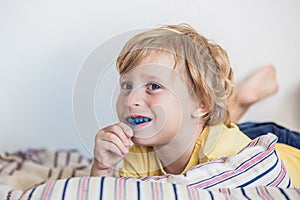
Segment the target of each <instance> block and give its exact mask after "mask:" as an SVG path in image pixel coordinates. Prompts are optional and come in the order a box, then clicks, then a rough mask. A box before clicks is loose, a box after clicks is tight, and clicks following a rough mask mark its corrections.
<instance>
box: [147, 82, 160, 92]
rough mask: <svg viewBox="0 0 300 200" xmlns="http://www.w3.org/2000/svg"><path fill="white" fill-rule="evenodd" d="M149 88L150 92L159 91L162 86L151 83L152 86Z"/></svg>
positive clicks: (149, 85)
mask: <svg viewBox="0 0 300 200" xmlns="http://www.w3.org/2000/svg"><path fill="white" fill-rule="evenodd" d="M147 88H148V89H149V90H158V89H160V88H161V86H160V85H158V84H156V83H150V84H148V86H147Z"/></svg>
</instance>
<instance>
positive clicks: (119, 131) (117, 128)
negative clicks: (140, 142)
mask: <svg viewBox="0 0 300 200" xmlns="http://www.w3.org/2000/svg"><path fill="white" fill-rule="evenodd" d="M124 125H125V124H122V125H120V124H115V125H112V126H109V127H107V128H105V129H104V131H106V132H112V133H114V134H115V135H117V136H118V137H119V138H120V140H121V141H122V142H123V143H124V145H125V146H129V145H130V138H128V137H127V134H126V132H125V131H127V132H128V130H126V125H125V126H124ZM122 126H124V127H122ZM124 129H125V131H124Z"/></svg>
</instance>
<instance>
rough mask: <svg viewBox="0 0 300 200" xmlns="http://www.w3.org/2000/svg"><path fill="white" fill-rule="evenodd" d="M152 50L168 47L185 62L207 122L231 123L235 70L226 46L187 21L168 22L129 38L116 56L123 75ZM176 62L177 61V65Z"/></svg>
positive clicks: (189, 78)
mask: <svg viewBox="0 0 300 200" xmlns="http://www.w3.org/2000/svg"><path fill="white" fill-rule="evenodd" d="M150 51H152V52H153V51H156V52H160V51H165V52H168V53H171V54H173V55H174V58H175V63H178V62H182V64H183V65H184V66H185V68H184V70H185V75H186V79H187V81H188V84H189V86H191V87H192V90H191V91H192V93H193V94H194V95H195V96H196V98H197V100H198V101H199V104H201V105H204V111H205V112H206V114H205V116H204V117H203V120H204V122H205V124H206V125H215V124H218V123H221V122H222V123H225V124H226V125H227V126H229V125H230V116H229V111H228V106H227V100H228V98H229V96H230V95H231V93H232V89H233V72H232V69H231V67H230V63H229V59H228V56H227V53H226V51H225V50H223V49H222V48H221V47H220V46H219V45H217V44H215V43H213V42H211V41H209V40H208V39H207V38H205V37H204V36H202V35H201V34H199V33H197V31H196V30H195V29H193V28H192V27H191V26H189V25H187V24H180V25H168V26H163V27H160V28H157V29H153V30H149V31H146V32H143V33H140V34H138V35H136V36H134V37H133V38H132V39H130V40H129V41H128V42H127V43H126V44H125V46H124V47H123V49H122V51H121V53H120V55H119V56H118V58H117V69H118V71H119V74H120V75H121V76H122V75H123V74H125V73H126V72H128V71H129V70H131V69H132V68H134V67H136V66H137V65H138V64H139V62H141V61H142V59H144V58H145V57H146V56H147V55H149V53H150ZM176 65H177V64H175V66H174V68H175V67H176Z"/></svg>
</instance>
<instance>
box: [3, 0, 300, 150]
mask: <svg viewBox="0 0 300 200" xmlns="http://www.w3.org/2000/svg"><path fill="white" fill-rule="evenodd" d="M299 9H300V1H298V0H277V1H272V0H246V1H239V0H227V1H222V0H219V1H217V0H207V1H196V0H187V1H182V0H173V1H172V0H165V1H161V0H147V1H138V0H127V1H122V0H110V1H108V0H107V1H100V0H98V1H92V0H86V1H79V0H76V1H74V0H69V1H68V0H60V1H54V0H52V1H47V2H44V1H38V0H27V1H21V0H20V1H14V0H13V1H5V0H0V151H3V150H7V151H13V150H17V149H25V148H27V147H45V148H51V149H57V148H75V149H79V150H80V151H82V152H83V153H86V151H85V149H84V148H83V146H82V144H81V143H80V140H79V137H78V136H77V133H76V128H75V124H74V121H73V113H72V91H73V86H74V82H75V79H76V75H77V73H78V71H79V70H80V66H81V64H82V63H83V61H84V59H85V58H86V57H87V56H88V55H89V53H90V52H91V51H92V50H94V49H95V48H96V47H97V46H98V45H99V44H101V43H102V42H104V41H106V40H108V39H110V38H111V37H112V36H115V35H118V34H120V33H122V32H124V31H130V30H133V29H138V28H144V27H154V26H157V25H161V24H169V23H175V24H178V23H182V22H186V23H189V24H191V25H192V26H194V27H195V28H196V29H197V30H199V31H200V32H201V33H203V34H204V35H206V36H207V37H209V38H210V39H213V40H215V41H216V42H218V43H220V44H221V45H222V46H223V47H224V48H225V49H227V51H228V53H229V56H230V58H231V62H232V65H233V66H234V69H235V71H236V77H237V79H238V80H241V79H242V78H244V77H246V76H247V75H248V74H249V73H251V72H253V71H254V70H255V69H257V68H259V67H260V66H262V65H265V64H270V63H271V64H273V65H274V66H275V67H276V68H277V72H278V81H279V85H280V91H279V92H278V93H277V94H276V95H275V96H273V97H272V98H268V99H266V100H264V101H262V102H260V103H259V104H257V105H255V106H253V107H252V108H251V110H249V112H248V113H247V114H246V115H245V117H244V118H243V121H246V120H264V121H266V120H272V121H276V122H278V123H280V124H282V125H285V126H288V127H290V128H293V129H298V130H300V116H299V115H300V114H299V113H300V112H299V111H300V103H299V102H300V101H299V99H300V98H299V93H300V79H299V77H300V75H299V73H300V59H299V53H300V39H299V38H300V37H299V35H300V23H299V19H300V12H299Z"/></svg>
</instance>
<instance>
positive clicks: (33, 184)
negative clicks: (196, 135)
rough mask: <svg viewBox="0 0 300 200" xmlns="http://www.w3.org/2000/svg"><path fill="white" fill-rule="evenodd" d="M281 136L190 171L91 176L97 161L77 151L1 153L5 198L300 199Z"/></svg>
mask: <svg viewBox="0 0 300 200" xmlns="http://www.w3.org/2000/svg"><path fill="white" fill-rule="evenodd" d="M276 141H277V138H276V136H274V135H272V134H268V135H265V136H261V137H259V138H257V139H255V140H253V141H252V142H251V143H250V144H249V145H248V146H247V147H245V148H244V149H243V150H242V151H241V152H240V153H239V154H237V155H235V156H231V157H224V158H220V159H218V160H215V161H211V162H208V163H204V164H200V165H197V166H195V167H193V168H192V169H190V170H188V171H187V172H186V173H185V174H184V175H165V176H157V177H143V178H140V179H136V178H132V177H126V178H122V177H116V178H114V177H90V176H89V170H90V166H91V159H90V158H87V157H85V156H82V155H81V154H80V153H79V152H78V151H76V150H56V151H50V150H47V149H27V150H23V151H17V152H12V153H7V152H3V153H1V154H0V199H130V200H131V199H300V189H299V188H296V187H294V186H293V185H292V183H291V181H290V177H289V176H288V175H287V173H286V170H285V168H284V166H283V164H282V162H281V160H280V159H279V158H278V156H277V154H276V152H275V151H274V146H275V143H276Z"/></svg>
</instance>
